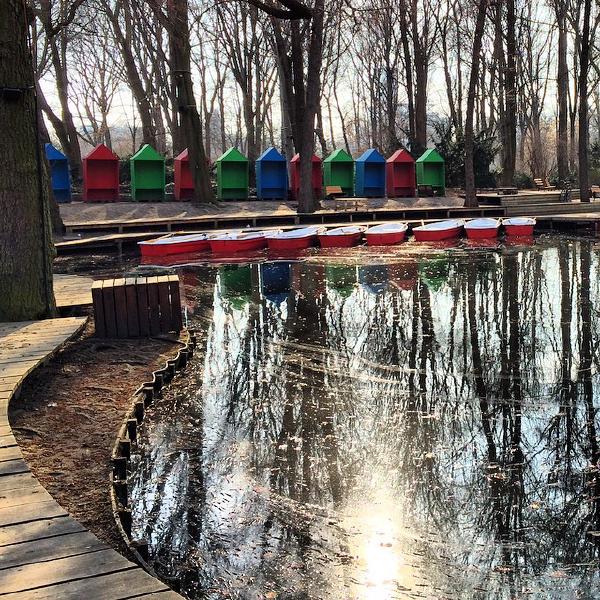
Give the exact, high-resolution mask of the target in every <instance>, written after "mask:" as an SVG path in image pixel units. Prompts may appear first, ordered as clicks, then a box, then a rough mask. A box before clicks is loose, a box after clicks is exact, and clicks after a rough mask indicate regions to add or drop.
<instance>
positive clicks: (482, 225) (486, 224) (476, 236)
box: [465, 218, 500, 240]
mask: <svg viewBox="0 0 600 600" xmlns="http://www.w3.org/2000/svg"><path fill="white" fill-rule="evenodd" d="M499 228H500V221H499V220H498V219H490V218H484V219H471V220H470V221H467V222H466V223H465V231H466V232H467V237H468V238H469V239H470V240H486V239H490V238H495V237H498V229H499Z"/></svg>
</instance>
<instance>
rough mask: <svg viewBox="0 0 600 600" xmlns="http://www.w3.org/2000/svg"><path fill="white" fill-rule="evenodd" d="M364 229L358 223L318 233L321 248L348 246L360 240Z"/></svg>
mask: <svg viewBox="0 0 600 600" xmlns="http://www.w3.org/2000/svg"><path fill="white" fill-rule="evenodd" d="M365 229H366V228H365V227H362V226H360V225H347V226H346V227H336V228H335V229H328V230H327V231H324V232H322V233H319V243H320V244H321V246H322V247H323V248H350V247H351V246H356V244H358V243H359V242H360V241H361V239H362V236H363V233H364V232H365Z"/></svg>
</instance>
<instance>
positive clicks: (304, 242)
mask: <svg viewBox="0 0 600 600" xmlns="http://www.w3.org/2000/svg"><path fill="white" fill-rule="evenodd" d="M316 241H317V235H316V234H313V235H306V236H302V237H297V238H267V245H268V247H269V250H283V251H286V250H288V251H289V250H305V249H306V248H310V247H311V246H314V245H315V243H316Z"/></svg>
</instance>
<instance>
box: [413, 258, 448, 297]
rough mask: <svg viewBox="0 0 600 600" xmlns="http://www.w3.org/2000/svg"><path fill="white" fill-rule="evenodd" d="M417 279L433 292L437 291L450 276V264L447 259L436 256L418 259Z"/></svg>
mask: <svg viewBox="0 0 600 600" xmlns="http://www.w3.org/2000/svg"><path fill="white" fill-rule="evenodd" d="M418 264H419V267H418V268H419V277H420V278H421V280H422V281H423V282H424V283H425V285H426V286H427V287H428V288H429V289H430V290H431V291H433V292H436V291H437V290H439V289H440V288H441V287H442V286H443V285H444V284H445V283H446V282H447V281H448V277H449V275H450V262H449V260H448V258H447V257H444V256H436V257H432V258H422V259H419V263H418Z"/></svg>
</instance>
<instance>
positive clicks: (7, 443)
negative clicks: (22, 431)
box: [0, 427, 17, 448]
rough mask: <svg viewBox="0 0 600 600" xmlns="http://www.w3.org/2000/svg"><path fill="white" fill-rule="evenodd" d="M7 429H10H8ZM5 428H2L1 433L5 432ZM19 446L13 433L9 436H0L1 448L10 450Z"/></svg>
mask: <svg viewBox="0 0 600 600" xmlns="http://www.w3.org/2000/svg"><path fill="white" fill-rule="evenodd" d="M6 429H9V428H8V427H7V428H6ZM4 430H5V428H4V427H2V428H0V431H4ZM16 445H17V440H16V439H15V436H14V435H13V434H12V433H9V434H8V435H1V434H0V448H10V447H11V446H16Z"/></svg>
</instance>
